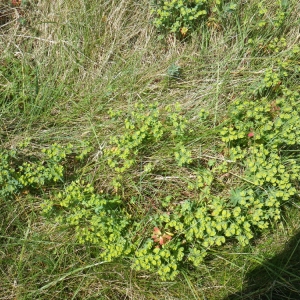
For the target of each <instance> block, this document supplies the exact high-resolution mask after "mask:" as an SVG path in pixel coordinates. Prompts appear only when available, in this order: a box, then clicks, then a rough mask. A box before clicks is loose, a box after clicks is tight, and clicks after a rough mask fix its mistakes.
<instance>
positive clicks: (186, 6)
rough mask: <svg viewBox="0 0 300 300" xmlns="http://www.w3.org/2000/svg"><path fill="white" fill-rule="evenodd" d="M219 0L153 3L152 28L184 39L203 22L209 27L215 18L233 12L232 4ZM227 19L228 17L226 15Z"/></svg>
mask: <svg viewBox="0 0 300 300" xmlns="http://www.w3.org/2000/svg"><path fill="white" fill-rule="evenodd" d="M223 2H224V1H220V0H170V1H163V0H160V1H153V9H152V14H153V15H154V21H153V23H154V26H155V27H156V28H157V29H158V30H159V31H160V32H161V33H163V34H165V33H175V35H176V36H177V37H180V38H184V37H186V36H187V35H189V34H190V33H191V32H193V31H195V30H196V29H197V28H199V25H200V24H201V23H202V22H203V21H207V24H208V25H210V24H212V23H215V22H216V18H215V17H214V16H215V15H216V16H221V15H224V14H228V13H231V12H234V11H235V10H236V8H237V5H236V4H235V3H234V2H228V3H225V4H224V3H223ZM223 4H224V5H223ZM227 17H228V15H227Z"/></svg>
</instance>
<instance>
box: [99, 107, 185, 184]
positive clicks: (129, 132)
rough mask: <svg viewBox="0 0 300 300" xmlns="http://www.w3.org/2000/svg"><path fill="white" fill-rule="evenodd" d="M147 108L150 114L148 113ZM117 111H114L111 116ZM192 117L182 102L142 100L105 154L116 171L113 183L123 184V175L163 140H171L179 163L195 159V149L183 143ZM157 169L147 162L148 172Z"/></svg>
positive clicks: (110, 165) (112, 140) (170, 144)
mask: <svg viewBox="0 0 300 300" xmlns="http://www.w3.org/2000/svg"><path fill="white" fill-rule="evenodd" d="M145 110H146V111H147V113H145ZM116 114H117V113H116V112H113V111H110V115H111V117H114V116H115V115H116ZM187 124H188V120H187V119H186V118H185V117H184V116H183V115H182V114H181V107H180V105H178V104H176V105H174V106H166V107H162V106H161V107H160V106H159V105H158V103H154V104H150V105H148V106H145V105H144V104H142V103H140V104H138V105H136V107H135V110H134V111H132V112H131V113H130V114H129V116H127V117H126V118H125V120H124V131H123V132H122V134H121V135H120V136H114V137H112V138H111V140H110V143H109V146H108V147H107V148H106V149H105V152H104V155H105V157H106V158H107V162H108V166H109V167H110V168H111V169H112V170H113V171H114V172H115V173H116V176H115V178H114V180H113V186H114V187H115V188H116V189H118V188H119V187H120V186H121V181H122V178H123V174H125V173H126V172H128V171H129V170H130V169H131V168H132V167H133V166H134V165H136V164H137V163H140V162H141V161H143V159H142V157H143V156H147V155H150V154H151V153H152V152H153V151H155V149H157V147H158V146H157V145H160V142H163V143H169V151H170V153H171V154H172V156H173V158H175V160H176V161H177V164H178V165H179V166H182V165H185V164H188V163H190V162H191V152H190V151H188V150H187V149H186V147H185V145H184V143H183V141H184V138H185V133H186V132H187V131H188V130H187ZM152 170H153V165H152V164H151V163H146V164H144V172H146V173H149V172H151V171H152Z"/></svg>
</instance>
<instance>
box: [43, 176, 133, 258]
mask: <svg viewBox="0 0 300 300" xmlns="http://www.w3.org/2000/svg"><path fill="white" fill-rule="evenodd" d="M120 203H121V200H120V198H119V197H118V196H114V197H109V196H107V195H103V194H98V193H95V191H94V188H93V187H92V186H91V185H90V184H86V183H85V182H84V181H80V180H76V181H73V182H71V183H70V184H69V185H68V186H66V187H65V189H64V190H63V191H62V192H59V193H58V194H57V195H55V196H53V197H52V199H51V200H47V201H45V202H44V203H43V205H42V208H43V212H44V213H45V214H46V215H48V217H50V216H54V217H55V221H56V222H59V223H60V224H63V225H64V226H66V227H67V228H70V227H73V228H74V230H75V235H76V237H77V240H78V241H79V243H82V244H84V243H90V244H93V245H97V246H99V247H100V248H101V249H102V250H103V251H102V252H101V254H100V256H101V257H102V258H103V259H104V260H106V261H111V260H112V259H114V258H116V257H120V256H124V255H127V254H128V253H129V252H130V251H131V248H132V245H131V243H130V240H128V239H126V238H125V235H124V232H125V233H128V229H127V227H128V223H129V220H130V218H129V216H127V215H126V213H123V212H122V210H121V208H120Z"/></svg>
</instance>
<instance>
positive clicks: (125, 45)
mask: <svg viewBox="0 0 300 300" xmlns="http://www.w3.org/2000/svg"><path fill="white" fill-rule="evenodd" d="M259 2H263V4H264V5H265V6H266V7H267V9H268V11H267V16H266V17H265V18H266V19H268V20H271V22H272V20H274V19H275V15H276V5H277V1H271V3H269V1H256V0H253V1H247V2H245V3H244V4H241V5H240V7H239V8H238V10H237V13H236V14H232V15H226V16H224V19H222V18H221V19H217V20H216V21H212V22H211V23H209V24H208V23H207V24H206V25H203V26H202V27H201V29H199V32H196V33H195V34H193V35H191V36H190V38H189V40H186V41H178V40H177V39H175V38H174V36H172V35H167V36H166V37H165V38H164V39H163V40H160V39H159V38H158V33H157V31H156V29H155V28H154V26H153V25H152V23H151V20H152V19H151V18H152V16H151V14H150V10H149V5H148V1H140V2H137V1H122V0H118V1H96V0H89V1H69V0H68V1H57V0H55V1H48V2H47V1H46V2H45V1H28V4H27V5H26V6H25V7H24V8H22V11H19V12H18V13H19V14H21V15H22V18H23V19H24V20H25V21H26V22H25V23H23V22H20V21H19V20H17V19H16V18H15V19H12V23H11V24H10V25H9V26H2V27H0V52H1V53H2V55H1V57H0V143H1V148H6V149H8V148H14V147H16V145H17V144H18V143H19V142H21V141H23V140H24V139H25V138H29V139H30V140H31V143H30V145H29V147H28V149H26V151H24V153H23V155H24V157H26V158H29V159H30V158H32V157H35V156H36V155H39V154H38V153H39V152H40V150H41V149H42V148H44V147H48V146H49V145H51V144H53V143H54V142H57V143H59V144H62V145H67V144H68V143H69V142H71V143H73V144H74V145H75V147H80V142H83V141H84V142H89V143H90V144H91V145H92V146H93V147H94V150H93V151H92V152H91V153H89V155H88V157H87V159H86V160H85V161H84V162H83V163H73V161H72V158H70V160H69V161H68V165H67V168H66V169H67V172H66V175H65V181H64V183H62V184H56V185H52V186H51V187H49V188H47V189H45V190H43V191H39V192H35V193H31V192H29V193H28V191H26V190H25V191H22V192H21V193H20V194H17V195H15V197H13V199H10V200H8V199H0V245H1V247H0V274H1V275H0V276H1V284H0V298H1V299H209V300H214V299H216V300H217V299H220V300H221V299H224V300H225V299H298V298H299V294H300V287H299V282H300V273H299V269H300V268H299V262H298V260H297V257H299V249H300V247H299V227H300V223H299V222H300V221H299V220H300V219H299V201H298V200H297V198H298V193H299V189H298V191H297V195H296V197H294V199H292V200H290V201H289V203H288V204H287V205H285V206H284V207H283V208H282V218H281V220H280V221H278V222H277V223H272V227H271V228H269V229H265V230H263V231H262V232H256V235H255V238H254V239H253V240H252V241H251V243H250V245H247V246H245V247H242V246H240V245H238V244H237V243H236V241H235V240H234V239H232V240H229V241H228V242H227V243H226V244H225V245H223V246H222V247H218V248H216V249H214V248H213V249H210V250H209V251H208V256H207V257H206V259H205V261H204V262H203V263H202V264H201V265H200V266H199V267H193V266H192V265H191V264H188V263H186V264H185V265H184V266H183V267H182V272H181V274H180V275H179V276H178V277H176V279H175V281H161V280H160V279H159V277H158V276H157V275H156V274H153V273H148V272H142V271H139V272H137V271H134V270H132V269H131V259H132V257H131V256H128V257H126V258H124V259H118V260H116V261H113V262H106V261H104V260H101V259H99V256H98V255H99V249H98V247H97V246H95V245H94V246H93V245H81V244H79V243H78V242H77V240H76V239H75V236H74V232H73V231H72V230H66V228H64V227H63V226H60V225H59V224H58V223H56V222H55V221H54V220H49V219H46V218H45V217H44V216H43V215H42V214H41V210H42V209H41V207H40V205H41V203H42V202H43V201H44V200H45V199H48V198H49V197H52V195H53V193H55V192H56V191H58V190H60V189H61V188H62V186H63V185H66V184H67V183H68V182H70V181H71V180H72V179H73V178H74V177H79V178H84V179H85V180H87V181H88V182H90V183H92V184H93V185H94V187H95V188H96V190H97V191H99V192H100V191H104V192H105V193H112V194H113V193H115V192H116V191H115V190H114V187H113V186H112V183H111V181H112V179H113V177H114V176H115V173H114V171H112V170H111V169H110V168H109V167H108V166H107V162H106V158H105V156H103V151H104V150H105V149H107V148H109V147H110V138H111V137H113V136H122V134H124V132H125V128H124V118H125V117H126V116H128V115H129V114H130V112H132V111H133V110H134V109H135V108H134V107H135V105H136V104H137V103H143V104H144V105H145V114H147V113H149V111H147V110H148V108H149V105H150V104H152V103H155V102H158V103H159V107H160V108H164V107H165V106H166V105H172V104H174V103H180V104H181V107H182V112H181V114H182V115H183V116H185V117H186V118H187V120H189V122H190V123H189V126H190V129H193V132H192V133H189V134H187V135H186V136H185V137H184V139H183V140H184V143H185V145H187V147H188V148H189V149H190V150H191V153H192V157H193V160H194V163H193V165H191V166H189V167H183V168H182V167H179V166H178V164H177V163H176V162H175V161H174V159H172V158H171V157H172V156H171V154H170V151H171V150H170V149H171V148H172V141H171V140H169V139H162V140H160V141H159V143H157V144H155V143H153V144H151V143H150V144H147V145H146V146H144V147H143V148H142V150H141V153H142V154H141V155H140V156H139V161H138V162H139V163H138V164H136V165H134V166H133V167H132V168H131V169H130V170H129V171H128V172H127V173H125V175H124V180H123V182H122V186H121V188H119V189H118V191H117V193H118V194H119V195H120V196H121V198H122V201H123V202H124V203H125V204H124V205H126V209H127V211H128V213H130V214H132V215H134V216H135V219H136V220H139V222H140V226H141V227H142V228H144V229H145V231H146V233H147V234H148V233H149V234H151V230H152V228H153V226H152V225H153V224H152V223H151V221H149V219H150V218H151V217H152V216H153V214H155V213H159V212H160V210H159V209H158V207H160V205H161V201H162V199H164V198H165V197H166V196H168V195H172V197H173V199H175V200H174V202H176V201H178V202H179V201H181V200H184V199H187V198H188V199H197V197H198V191H195V190H192V191H190V190H188V189H187V185H188V183H189V182H193V180H194V179H193V176H194V170H195V169H196V168H197V167H199V166H201V165H207V163H208V161H209V160H211V159H215V160H216V161H217V162H222V160H224V159H226V153H224V152H223V149H224V147H223V146H222V142H221V138H220V133H219V131H220V129H221V128H222V127H223V126H224V124H226V122H228V121H227V120H228V117H229V116H228V107H229V105H230V103H232V102H233V101H234V100H235V99H236V98H239V97H240V95H241V93H245V94H246V96H249V97H250V95H252V94H253V90H254V89H255V87H256V86H257V85H258V84H259V83H260V82H261V79H262V76H263V73H264V71H265V69H266V68H268V67H270V66H273V64H274V60H275V59H276V58H277V57H285V55H286V53H287V52H288V50H290V49H292V47H293V46H294V45H296V44H298V45H299V32H298V28H299V12H300V6H299V3H298V1H296V0H295V1H294V0H293V1H289V2H288V6H287V11H286V13H287V17H286V19H285V21H284V23H283V24H282V25H281V26H280V27H279V28H278V29H276V30H274V28H273V27H272V24H271V25H267V27H265V28H259V27H257V26H256V23H258V22H259V21H260V20H261V19H262V18H263V17H262V16H260V15H259V14H258V12H257V4H258V3H259ZM283 2H284V1H283ZM0 9H1V8H0ZM5 9H7V7H6V8H5ZM16 13H17V12H16ZM12 18H14V16H12ZM275 37H285V38H286V42H287V46H286V48H285V49H283V50H280V51H279V52H278V53H270V52H269V51H268V50H267V47H268V45H269V44H270V42H271V41H272V40H273V39H274V38H275ZM249 38H252V39H253V40H254V45H250V44H249V43H248V42H249ZM298 58H299V57H298ZM172 64H175V65H177V66H180V68H181V70H182V73H181V75H180V77H179V78H178V79H172V78H169V77H168V69H169V68H170V66H172ZM286 84H288V85H289V86H290V87H291V88H292V89H295V90H297V89H299V75H296V74H292V75H291V76H290V77H289V78H287V79H286ZM111 108H112V109H113V110H115V111H120V113H121V115H120V117H119V118H110V117H109V109H111ZM201 109H205V110H206V111H207V112H209V117H208V118H207V119H206V121H204V122H198V114H199V112H200V110H201ZM164 116H165V115H164ZM294 155H295V157H296V158H298V154H297V152H295V154H294ZM149 162H151V163H152V164H153V165H154V166H155V171H154V172H152V173H150V174H145V173H143V165H144V164H145V163H149ZM235 171H236V172H235V174H236V176H228V175H226V176H225V177H222V180H221V181H219V182H218V185H215V186H214V187H213V189H214V192H215V193H219V194H220V195H221V196H222V197H228V194H229V192H230V189H232V188H235V187H238V186H240V185H241V182H242V183H243V182H244V181H243V180H241V179H240V178H241V177H243V174H242V173H241V172H242V171H241V169H240V168H238V167H237V168H236V169H235ZM297 297H298V298H297Z"/></svg>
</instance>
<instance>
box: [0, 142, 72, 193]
mask: <svg viewBox="0 0 300 300" xmlns="http://www.w3.org/2000/svg"><path fill="white" fill-rule="evenodd" d="M26 145H27V143H26ZM26 145H19V148H16V149H10V150H6V149H3V150H1V152H0V195H1V196H2V197H4V198H10V197H12V196H13V195H16V194H18V193H19V192H20V191H21V190H22V189H25V188H27V189H28V188H29V189H38V188H42V187H43V186H45V185H48V184H50V183H51V182H52V183H54V182H57V181H62V179H63V171H64V166H63V164H62V162H63V160H64V159H65V158H66V156H67V154H70V153H71V150H72V145H68V146H67V147H63V146H61V145H58V144H53V145H51V146H50V147H49V148H45V149H42V150H41V153H40V155H41V156H42V157H41V158H37V157H30V158H27V160H28V161H24V160H25V159H24V157H22V148H24V146H26Z"/></svg>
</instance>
